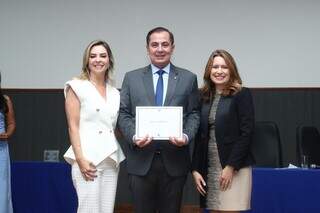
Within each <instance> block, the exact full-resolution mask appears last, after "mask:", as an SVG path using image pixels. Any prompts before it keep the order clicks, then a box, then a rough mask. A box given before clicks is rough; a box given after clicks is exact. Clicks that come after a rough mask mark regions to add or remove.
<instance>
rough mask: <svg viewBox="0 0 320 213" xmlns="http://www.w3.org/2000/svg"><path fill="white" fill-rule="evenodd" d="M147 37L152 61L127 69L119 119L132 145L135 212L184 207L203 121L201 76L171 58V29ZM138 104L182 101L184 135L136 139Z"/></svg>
mask: <svg viewBox="0 0 320 213" xmlns="http://www.w3.org/2000/svg"><path fill="white" fill-rule="evenodd" d="M146 42H147V52H148V55H149V58H150V61H151V64H150V65H148V66H146V67H143V68H140V69H137V70H133V71H131V72H128V73H126V75H125V77H124V80H123V84H122V89H121V103H120V113H119V118H118V124H119V127H120V130H121V131H122V133H123V135H124V137H125V139H126V141H127V142H128V143H129V147H130V148H129V149H128V152H127V170H128V173H129V181H130V183H129V185H130V189H131V191H132V193H133V204H134V208H135V212H137V213H153V212H156V211H157V210H159V212H160V213H178V212H180V207H181V198H182V192H183V186H184V183H185V180H186V177H187V174H188V172H189V171H190V155H189V147H190V142H191V141H192V140H193V138H194V136H195V134H196V132H197V130H198V126H199V111H198V84H197V77H196V75H195V74H193V73H191V72H190V71H188V70H185V69H182V68H179V67H176V66H174V65H173V64H172V63H171V56H172V53H173V51H174V47H175V46H174V36H173V34H172V33H171V32H170V31H169V30H168V29H166V28H163V27H157V28H154V29H152V30H151V31H150V32H149V33H148V35H147V37H146ZM159 86H160V89H159ZM159 91H160V92H159ZM137 106H182V107H183V137H182V138H170V139H169V140H168V141H163V140H162V141H159V140H153V139H152V138H151V137H148V136H145V137H144V138H142V139H136V137H135V113H136V107H137Z"/></svg>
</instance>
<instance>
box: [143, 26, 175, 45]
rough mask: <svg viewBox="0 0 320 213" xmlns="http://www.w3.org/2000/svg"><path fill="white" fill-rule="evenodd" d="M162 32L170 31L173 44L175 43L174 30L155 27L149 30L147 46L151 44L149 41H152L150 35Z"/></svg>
mask: <svg viewBox="0 0 320 213" xmlns="http://www.w3.org/2000/svg"><path fill="white" fill-rule="evenodd" d="M161 32H167V33H169V37H170V41H171V45H173V44H174V37H173V34H172V32H170V31H169V30H168V29H167V28H164V27H156V28H153V29H152V30H150V31H149V32H148V34H147V37H146V41H147V46H148V45H149V42H150V36H151V35H152V34H153V33H161Z"/></svg>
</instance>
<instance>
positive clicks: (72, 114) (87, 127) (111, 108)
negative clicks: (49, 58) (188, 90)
mask: <svg viewBox="0 0 320 213" xmlns="http://www.w3.org/2000/svg"><path fill="white" fill-rule="evenodd" d="M113 65H114V60H113V56H112V52H111V49H110V47H109V45H108V44H107V43H106V42H105V41H101V40H98V41H93V42H91V43H90V44H89V45H88V47H87V48H86V50H85V52H84V57H83V67H82V72H81V75H80V77H78V78H74V79H73V80H71V81H68V82H67V83H66V84H65V97H66V100H65V110H66V115H67V121H68V127H69V136H70V142H71V147H70V148H69V149H68V150H67V152H66V153H65V155H64V157H65V159H66V161H67V162H69V163H70V164H71V165H72V180H73V184H74V187H75V189H76V191H77V195H78V213H87V212H101V213H111V212H113V209H114V201H115V194H116V187H117V179H118V172H119V163H120V162H121V161H122V160H124V155H123V153H122V150H121V148H120V146H119V144H118V141H117V139H116V137H115V133H114V130H115V127H116V123H117V116H118V111H119V104H120V94H119V92H118V90H117V89H116V88H114V87H113V86H112V85H111V79H110V75H111V72H112V70H113Z"/></svg>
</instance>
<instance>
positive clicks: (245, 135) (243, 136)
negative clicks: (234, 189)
mask: <svg viewBox="0 0 320 213" xmlns="http://www.w3.org/2000/svg"><path fill="white" fill-rule="evenodd" d="M236 98H237V100H236V104H237V106H236V109H237V114H238V121H239V128H240V135H239V137H238V139H237V141H236V142H235V144H234V147H233V149H232V152H231V154H230V156H229V159H228V162H227V163H226V165H229V166H232V167H234V169H235V170H239V169H240V164H241V162H242V160H243V159H244V158H245V157H246V156H247V155H248V152H249V150H250V144H251V140H252V134H253V129H254V107H253V100H252V96H251V93H250V90H249V89H246V88H244V89H243V90H242V91H240V93H239V94H238V97H236Z"/></svg>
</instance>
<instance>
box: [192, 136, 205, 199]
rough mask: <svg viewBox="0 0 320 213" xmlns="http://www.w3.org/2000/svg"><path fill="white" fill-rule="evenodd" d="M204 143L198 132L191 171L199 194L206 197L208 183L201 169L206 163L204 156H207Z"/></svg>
mask: <svg viewBox="0 0 320 213" xmlns="http://www.w3.org/2000/svg"><path fill="white" fill-rule="evenodd" d="M204 144H206V143H204V142H203V141H202V142H201V140H200V131H198V133H197V136H196V139H195V145H194V150H193V157H192V164H191V169H192V177H193V180H194V182H195V184H196V188H197V190H198V192H199V193H200V194H201V195H203V196H205V194H206V190H205V187H206V182H205V180H204V178H203V176H202V175H201V172H200V171H201V170H202V169H201V167H203V166H204V165H203V164H204V162H203V160H202V159H203V156H204V155H206V152H205V151H204Z"/></svg>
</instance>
